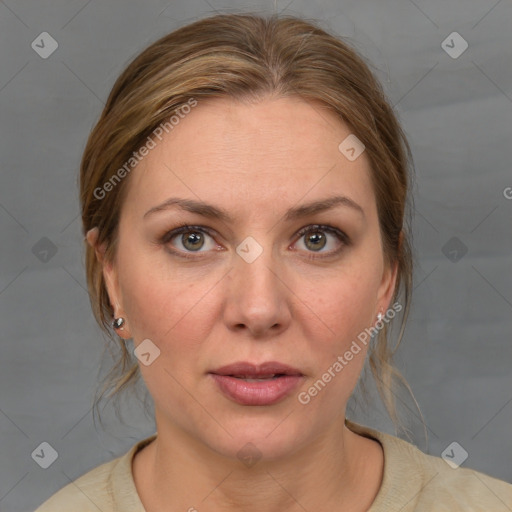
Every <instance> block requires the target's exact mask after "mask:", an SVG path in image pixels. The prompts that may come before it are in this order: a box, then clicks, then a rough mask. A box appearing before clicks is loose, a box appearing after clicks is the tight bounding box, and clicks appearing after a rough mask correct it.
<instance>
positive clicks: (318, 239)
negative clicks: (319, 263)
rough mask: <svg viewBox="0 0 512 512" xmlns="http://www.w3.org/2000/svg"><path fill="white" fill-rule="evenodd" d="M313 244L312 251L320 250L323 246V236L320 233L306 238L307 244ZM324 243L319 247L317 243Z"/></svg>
mask: <svg viewBox="0 0 512 512" xmlns="http://www.w3.org/2000/svg"><path fill="white" fill-rule="evenodd" d="M311 241H312V242H313V249H318V248H320V249H322V248H323V247H324V246H325V236H324V235H323V234H322V233H319V232H316V233H314V234H312V235H310V236H309V237H308V242H311ZM322 241H323V242H324V243H323V244H322V245H321V246H319V245H318V242H322Z"/></svg>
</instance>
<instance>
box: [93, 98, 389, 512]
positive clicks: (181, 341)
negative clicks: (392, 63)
mask: <svg viewBox="0 0 512 512" xmlns="http://www.w3.org/2000/svg"><path fill="white" fill-rule="evenodd" d="M350 133H351V132H350V129H349V128H348V127H347V126H346V125H344V124H342V123H341V122H340V121H339V120H338V119H337V118H336V117H334V116H333V114H332V113H330V112H328V111H327V110H326V109H325V108H323V107H322V106H321V105H320V104H317V103H310V102H306V101H304V100H302V99H300V98H291V97H288V98H270V97H268V98H265V99H263V100H260V101H258V102H252V103H240V102H235V101H233V100H232V99H213V100H206V101H201V102H200V103H199V104H198V106H197V107H195V108H194V109H193V110H192V111H191V113H189V114H188V115H187V116H186V117H185V118H184V119H182V120H181V121H180V123H179V124H178V125H177V126H176V127H175V128H174V130H173V131H172V132H170V133H169V134H168V135H166V136H165V138H164V139H163V140H162V141H161V142H160V143H159V144H158V145H157V147H156V148H155V149H153V150H152V151H150V153H149V155H148V156H146V157H145V158H144V160H143V161H142V162H141V163H140V164H139V165H138V167H137V168H136V169H135V170H133V171H132V173H131V175H130V176H129V180H130V183H129V190H128V196H127V198H126V202H125V204H124V205H123V209H122V212H121V220H120V240H119V247H118V252H117V255H116V260H115V261H114V262H106V261H103V260H102V254H103V250H104V248H102V247H97V246H96V245H95V233H94V231H91V232H90V233H89V236H88V239H89V243H91V245H93V246H96V249H97V251H96V253H97V256H98V258H99V259H100V261H102V262H103V264H104V266H103V271H104V275H105V278H106V282H107V287H108V291H109V296H110V300H111V303H112V305H113V306H114V308H115V314H116V317H119V316H122V317H124V318H125V319H126V324H125V328H124V329H123V331H119V335H120V336H122V337H123V338H126V339H128V338H133V340H134V344H135V345H136V346H138V345H139V344H140V343H141V342H142V340H144V339H146V338H149V339H150V340H152V342H153V343H154V344H155V345H157V346H158V347H159V349H160V351H161V352H160V356H159V357H158V358H157V359H155V361H154V362H153V363H152V364H151V365H149V366H145V365H143V364H141V363H139V365H140V370H141V374H142V376H143V379H144V381H145V384H146V386H147V388H148V390H149V392H150V394H151V395H152V397H153V400H154V403H155V420H156V426H157V431H158V438H157V440H156V441H154V442H153V443H151V444H150V445H149V446H147V447H146V448H145V449H143V450H142V451H140V452H139V453H138V454H137V456H136V457H135V459H134V463H133V473H134V479H135V483H136V487H137V490H138V492H139V495H140V497H141V500H142V502H143V504H144V506H145V508H146V510H147V511H148V512H152V511H156V510H159V511H163V510H189V509H190V508H191V507H195V508H196V509H197V510H198V511H202V510H208V511H220V510H222V511H223V512H227V511H231V510H244V511H252V510H254V511H256V510H258V511H261V510H265V511H268V512H272V511H278V510H279V511H280V512H282V511H284V510H286V511H295V510H297V511H299V510H301V511H302V510H304V508H305V509H306V510H322V509H325V510H327V509H331V510H341V509H343V510H354V511H356V510H357V511H359V510H360V511H363V510H367V509H368V507H369V506H370V505H371V503H372V501H373V499H374V498H375V496H376V494H377V492H378V489H379V487H380V483H381V478H382V468H383V454H382V449H381V447H380V444H379V443H377V442H376V441H374V440H370V439H367V438H364V437H362V436H359V435H356V434H354V433H352V432H351V431H350V430H348V429H347V428H346V426H345V425H344V419H345V408H346V404H347V402H348V400H349V398H350V395H351V394H352V391H353V389H354V387H355V385H356V383H357V380H358V378H359V375H360V373H361V370H362V368H363V364H364V361H365V355H366V348H364V347H363V350H361V352H359V354H357V355H355V356H354V358H353V359H352V360H351V361H350V363H349V364H348V365H347V366H345V367H344V368H343V370H342V371H341V372H339V373H337V374H336V377H335V378H333V379H332V380H331V382H329V383H328V384H327V386H326V387H325V388H324V389H323V390H322V391H321V392H320V393H319V394H318V395H317V396H316V397H314V398H313V399H312V400H311V401H310V403H309V404H307V405H302V404H301V403H299V401H298V399H297V395H298V393H299V392H300V391H304V390H307V389H308V388H309V387H310V386H311V385H312V384H313V383H314V382H316V381H317V380H318V379H319V378H320V377H321V376H322V374H324V373H325V372H326V370H327V368H329V367H330V366H332V364H333V363H334V362H335V361H336V359H337V357H338V356H339V355H343V354H344V353H345V352H346V350H347V349H348V348H349V347H350V344H351V343H352V341H353V340H355V339H356V337H357V335H358V334H359V333H360V332H362V331H363V330H364V329H365V328H367V327H370V326H372V325H374V324H375V322H376V316H377V313H378V312H379V311H381V312H383V313H384V312H385V311H386V310H387V309H388V307H389V306H390V301H391V297H392V293H393V289H394V284H395V279H396V267H394V268H389V267H386V266H385V264H384V256H383V253H382V242H381V238H380V231H379V224H378V215H377V206H376V202H375V196H374V193H373V189H372V185H371V181H370V172H371V171H370V167H369V163H368V160H367V158H366V155H365V153H363V154H362V155H361V156H360V157H359V158H357V159H356V160H355V161H353V162H351V161H349V160H348V159H347V158H345V157H344V155H343V154H341V153H340V151H339V150H338V145H339V144H340V142H341V141H343V140H344V139H345V138H346V137H347V136H348V135H349V134H350ZM333 195H343V196H347V197H349V198H350V199H352V200H353V201H355V202H356V203H357V204H358V205H360V207H361V208H362V210H363V212H364V213H360V212H358V211H357V210H356V209H354V208H350V207H348V206H344V205H341V206H337V207H335V208H332V209H330V210H327V211H324V212H321V213H315V214H311V215H308V216H307V217H304V218H301V219H296V220H292V221H287V220H285V219H284V215H285V213H286V211H287V210H288V209H289V208H292V207H296V206H299V205H302V204H305V203H309V202H311V201H315V200H320V199H325V198H328V197H331V196H333ZM169 197H180V198H186V199H193V200H196V201H204V202H207V203H211V204H214V205H215V206H217V207H221V208H223V209H225V210H227V211H228V212H229V214H230V215H232V216H233V217H234V222H233V223H230V222H224V221H221V220H218V219H210V218H206V217H204V216H201V215H199V214H196V213H191V212H187V211H183V210H180V209H179V208H176V207H173V208H171V209H168V210H164V211H160V212H158V213H154V214H151V215H148V216H147V217H146V218H145V219H144V218H143V216H144V214H145V213H146V212H147V211H148V210H149V209H151V208H152V207H154V206H156V205H159V204H160V203H162V202H164V201H165V200H166V199H168V198H169ZM180 223H186V224H190V225H195V226H198V225H199V226H204V227H207V228H210V229H211V230H212V234H211V235H210V234H204V235H203V239H202V245H201V241H200V242H199V243H197V245H193V244H190V243H189V244H188V245H187V243H186V240H187V237H190V235H191V233H186V234H183V235H181V234H178V235H176V236H175V237H174V238H173V239H172V240H171V241H168V242H167V243H159V241H158V240H159V238H160V237H162V236H163V235H164V234H165V233H166V232H168V231H171V230H172V229H174V228H176V227H178V226H179V224H180ZM314 224H326V225H330V226H333V227H335V228H338V229H340V230H342V231H343V232H344V233H345V234H346V235H347V236H348V237H349V242H348V243H344V242H343V241H340V240H339V239H338V238H337V237H336V235H335V234H331V233H329V232H328V231H321V232H320V235H322V234H323V236H324V237H326V238H325V241H320V242H317V245H314V243H311V240H310V238H311V237H312V236H313V237H314V234H315V233H317V235H318V230H315V229H314V228H312V230H311V232H310V233H309V234H308V233H306V234H305V235H302V236H297V233H298V232H299V230H300V229H301V228H303V227H307V226H311V225H314ZM191 231H192V232H193V233H197V230H194V229H193V228H191ZM197 235H198V236H199V237H201V233H197ZM248 236H251V237H253V238H254V239H255V240H256V241H257V243H258V244H259V245H260V246H261V248H262V249H263V252H262V253H261V255H260V256H259V257H258V258H256V260H255V261H253V262H252V263H248V262H247V261H245V260H244V259H243V258H241V257H240V256H239V255H238V254H237V252H236V248H237V247H238V246H239V244H240V243H241V242H242V241H243V240H244V239H245V238H246V237H248ZM322 240H323V239H322ZM313 242H314V240H313ZM184 244H185V245H184ZM324 244H325V245H324ZM194 247H197V250H196V251H194ZM315 247H318V249H317V250H315ZM171 249H174V250H175V251H177V252H179V253H181V254H187V255H191V256H192V258H190V259H187V258H184V257H179V256H176V255H173V254H172V253H171ZM337 249H340V251H339V252H338V253H337V254H333V253H334V252H335V251H336V250H337ZM329 253H331V255H330V256H327V257H323V258H322V257H321V256H325V255H326V254H327V255H328V254H329ZM308 257H312V258H316V259H308ZM236 361H251V362H254V363H261V362H264V361H279V362H282V363H285V364H288V365H291V366H293V367H295V368H298V369H299V370H300V371H301V372H302V373H303V374H304V378H303V382H302V383H301V384H300V387H299V388H297V390H295V391H294V392H293V393H292V394H291V395H289V396H287V397H286V398H285V399H284V400H281V401H280V402H279V403H276V404H274V405H269V406H243V405H239V404H237V403H234V402H233V401H231V400H229V399H228V398H227V397H226V396H225V395H223V394H222V393H221V392H220V391H219V389H218V387H217V386H216V383H215V382H214V381H213V379H212V378H211V375H208V372H209V371H211V370H213V369H216V368H218V367H220V366H223V365H226V364H229V363H233V362H236ZM248 442H251V443H253V444H254V445H255V446H256V447H257V449H258V451H259V453H260V454H261V459H260V460H259V461H258V462H257V463H256V464H255V465H254V466H252V467H250V468H248V467H246V466H244V465H243V464H242V463H241V461H240V460H239V459H238V457H237V453H238V452H239V450H240V449H242V448H243V447H244V446H245V445H246V443H248ZM203 500H204V501H203ZM328 507H329V508H328Z"/></svg>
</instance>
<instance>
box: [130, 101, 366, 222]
mask: <svg viewBox="0 0 512 512" xmlns="http://www.w3.org/2000/svg"><path fill="white" fill-rule="evenodd" d="M350 135H351V130H350V128H349V127H348V126H347V125H346V124H344V123H343V122H342V121H341V120H340V119H339V118H338V117H336V116H335V115H334V114H333V113H332V112H331V111H329V110H328V109H327V108H326V107H325V106H324V105H322V104H320V103H318V102H309V101H308V102H306V101H304V100H302V99H300V98H295V97H286V98H267V99H263V100H259V101H257V102H256V101H253V102H239V101H235V100H233V99H230V98H221V99H220V98H215V99H208V100H199V101H198V104H197V106H196V107H194V108H193V109H192V110H191V111H190V113H188V114H186V115H184V116H183V117H182V118H181V119H180V121H179V123H178V124H176V125H175V126H174V128H173V129H172V130H171V131H170V132H169V133H167V134H164V136H163V138H162V140H161V141H159V142H157V145H156V147H155V148H154V149H152V150H151V151H150V152H149V154H148V155H147V156H145V157H144V158H143V160H142V161H141V162H140V163H139V164H138V165H137V167H136V168H135V169H134V170H133V171H132V173H131V176H130V185H129V191H128V196H127V202H128V203H130V205H133V206H134V208H135V209H138V210H139V213H140V211H141V210H142V209H144V211H146V210H147V209H148V208H150V207H152V206H154V205H155V204H157V203H159V202H162V201H165V200H166V198H167V197H170V196H177V195H178V196H181V197H188V198H193V199H196V200H208V202H210V203H218V204H221V203H222V204H225V203H226V202H227V203H229V205H232V208H233V209H236V208H237V207H238V206H243V204H246V206H248V205H250V206H251V208H252V209H253V211H254V210H255V208H263V209H265V208H266V209H268V208H269V207H271V208H272V209H275V208H277V206H278V205H279V203H280V202H282V201H285V202H286V203H290V204H291V203H297V202H298V201H299V200H300V199H301V198H302V197H304V198H305V199H308V200H312V199H314V198H317V197H322V198H323V197H325V196H326V194H330V195H332V194H333V193H337V192H339V193H340V194H343V195H347V196H349V197H351V198H352V199H353V200H354V201H357V202H358V203H360V204H361V203H363V204H365V205H366V207H367V208H368V207H371V203H372V201H373V193H372V189H371V182H370V166H369V162H368V159H367V157H366V155H365V153H364V152H363V153H362V154H361V155H360V156H359V157H358V158H357V159H356V160H354V161H350V160H348V159H347V158H346V157H345V156H344V154H343V153H342V152H340V150H339V145H340V143H341V142H342V141H344V140H345V139H346V138H347V137H348V136H350ZM237 205H238V206H237ZM142 213H143V212H142Z"/></svg>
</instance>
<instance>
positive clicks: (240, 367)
mask: <svg viewBox="0 0 512 512" xmlns="http://www.w3.org/2000/svg"><path fill="white" fill-rule="evenodd" d="M210 373H215V374H216V375H230V376H233V377H248V378H254V377H270V376H273V375H275V374H278V375H279V374H282V375H302V372H301V371H299V370H297V368H293V367H292V366H289V365H287V364H283V363H279V362H277V361H267V362H265V363H261V364H253V363H249V362H246V361H239V362H236V363H232V364H228V365H226V366H222V367H221V368H217V369H216V370H213V371H211V372H210Z"/></svg>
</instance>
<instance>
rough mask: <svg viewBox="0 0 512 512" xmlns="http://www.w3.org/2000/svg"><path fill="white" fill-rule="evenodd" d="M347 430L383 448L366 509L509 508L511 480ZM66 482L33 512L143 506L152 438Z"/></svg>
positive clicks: (134, 510) (129, 510)
mask: <svg viewBox="0 0 512 512" xmlns="http://www.w3.org/2000/svg"><path fill="white" fill-rule="evenodd" d="M345 423H346V425H347V427H348V428H350V430H352V431H353V432H356V433H357V434H361V435H364V436H365V437H369V438H373V439H376V440H377V441H379V442H380V444H381V445H382V447H383V451H384V475H383V480H382V485H381V488H380V489H379V492H378V494H377V496H376V498H375V500H374V502H373V504H372V506H371V507H370V509H369V511H368V512H389V511H400V512H412V511H415V512H433V511H435V512H443V511H446V512H457V511H462V510H463V511H474V512H476V511H479V512H480V511H481V512H484V511H485V512H502V511H503V512H511V511H512V484H509V483H507V482H505V481H502V480H498V479H496V478H493V477H490V476H488V475H485V474H484V473H480V472H477V471H474V470H472V469H468V468H463V467H458V468H456V469H453V468H452V467H450V466H449V465H448V464H447V463H446V462H445V461H444V460H443V459H442V458H441V457H435V456H432V455H427V454H425V453H423V452H422V451H420V450H419V449H418V448H416V447H415V446H414V445H412V444H410V443H408V442H407V441H404V440H402V439H400V438H398V437H395V436H392V435H389V434H385V433H383V432H379V431H377V430H373V429H371V428H368V427H366V426H362V425H359V424H356V423H353V422H351V421H349V420H346V421H345ZM155 437H156V433H155V434H153V435H152V436H150V437H148V438H146V439H144V440H142V441H139V442H138V443H137V444H135V445H134V446H133V447H132V448H131V449H130V450H129V451H128V452H127V453H125V454H124V455H122V456H121V457H118V458H117V459H114V460H112V461H110V462H106V463H105V464H102V465H101V466H98V467H96V468H94V469H92V470H91V471H89V472H88V473H86V474H84V475H82V476H81V477H79V478H77V479H76V480H75V481H74V482H72V483H70V484H68V485H66V486H65V487H63V488H62V489H60V490H59V491H58V492H56V493H55V494H54V495H53V496H51V497H50V498H49V499H48V500H47V501H45V502H44V503H43V504H42V505H41V506H40V507H39V508H38V509H37V510H36V511H35V512H98V510H100V511H101V512H145V510H144V507H143V505H142V502H141V501H140V498H139V495H138V494H137V489H136V487H135V483H134V481H133V474H132V459H133V457H134V455H135V454H136V453H137V451H138V450H140V449H142V448H143V447H144V446H146V445H147V444H149V443H150V442H151V441H152V440H153V439H155Z"/></svg>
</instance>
